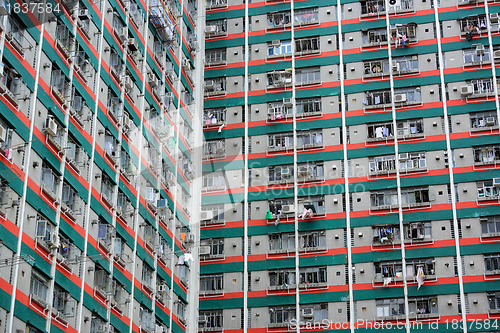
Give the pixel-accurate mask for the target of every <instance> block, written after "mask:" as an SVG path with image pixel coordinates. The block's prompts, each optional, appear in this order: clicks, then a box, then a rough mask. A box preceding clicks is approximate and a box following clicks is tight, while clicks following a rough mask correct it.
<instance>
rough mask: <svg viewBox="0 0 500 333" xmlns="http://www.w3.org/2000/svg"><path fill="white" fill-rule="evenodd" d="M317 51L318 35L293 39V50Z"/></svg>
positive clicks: (302, 51) (318, 49)
mask: <svg viewBox="0 0 500 333" xmlns="http://www.w3.org/2000/svg"><path fill="white" fill-rule="evenodd" d="M319 51H320V47H319V37H308V38H300V39H297V40H295V52H298V53H299V54H311V53H315V52H319ZM290 52H291V51H290Z"/></svg>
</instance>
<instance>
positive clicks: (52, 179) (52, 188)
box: [42, 164, 60, 200]
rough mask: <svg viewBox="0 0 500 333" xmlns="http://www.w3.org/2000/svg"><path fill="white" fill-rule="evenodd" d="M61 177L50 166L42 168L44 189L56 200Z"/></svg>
mask: <svg viewBox="0 0 500 333" xmlns="http://www.w3.org/2000/svg"><path fill="white" fill-rule="evenodd" d="M59 182H60V181H59V176H57V175H56V174H55V172H54V171H53V170H52V168H50V167H49V166H48V165H46V164H44V165H43V166H42V189H43V190H44V191H45V192H46V193H47V194H48V195H49V196H50V197H51V199H53V200H55V198H56V193H57V186H59Z"/></svg>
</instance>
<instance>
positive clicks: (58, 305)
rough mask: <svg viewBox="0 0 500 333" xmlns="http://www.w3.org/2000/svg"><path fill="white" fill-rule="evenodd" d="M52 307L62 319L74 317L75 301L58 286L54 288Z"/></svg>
mask: <svg viewBox="0 0 500 333" xmlns="http://www.w3.org/2000/svg"><path fill="white" fill-rule="evenodd" d="M53 307H54V308H55V309H56V310H57V311H59V315H61V316H62V317H63V318H67V317H72V316H74V315H75V301H74V300H73V298H72V297H71V295H70V294H69V293H68V292H66V291H65V290H63V289H62V288H60V287H58V286H55V287H54V300H53Z"/></svg>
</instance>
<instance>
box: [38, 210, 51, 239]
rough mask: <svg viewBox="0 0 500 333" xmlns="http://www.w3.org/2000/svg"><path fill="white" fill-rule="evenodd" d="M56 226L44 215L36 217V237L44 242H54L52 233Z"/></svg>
mask: <svg viewBox="0 0 500 333" xmlns="http://www.w3.org/2000/svg"><path fill="white" fill-rule="evenodd" d="M54 228H55V226H54V225H53V224H52V223H50V222H49V221H48V220H46V219H45V218H44V217H42V216H40V215H38V216H37V218H36V238H37V239H38V240H41V241H43V242H45V243H46V244H47V243H51V242H52V233H53V232H54Z"/></svg>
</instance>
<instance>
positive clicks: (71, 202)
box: [62, 181, 80, 213]
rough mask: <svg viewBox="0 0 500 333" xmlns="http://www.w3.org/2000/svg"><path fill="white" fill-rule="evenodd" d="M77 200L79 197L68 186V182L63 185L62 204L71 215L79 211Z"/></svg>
mask: <svg viewBox="0 0 500 333" xmlns="http://www.w3.org/2000/svg"><path fill="white" fill-rule="evenodd" d="M79 199H80V197H79V196H78V194H77V193H76V191H75V190H74V189H73V187H71V185H69V183H68V182H66V181H65V182H64V183H63V191H62V202H63V204H64V205H65V206H66V207H67V208H69V209H70V210H71V211H72V212H73V213H80V211H79V206H78V203H79Z"/></svg>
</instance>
